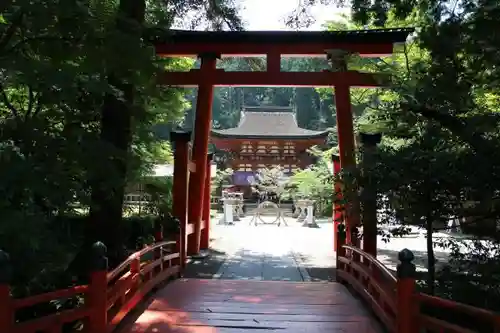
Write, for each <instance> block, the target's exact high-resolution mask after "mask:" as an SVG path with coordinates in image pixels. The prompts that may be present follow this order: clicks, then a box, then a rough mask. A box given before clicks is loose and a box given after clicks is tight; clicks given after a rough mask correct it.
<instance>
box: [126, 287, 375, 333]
mask: <svg viewBox="0 0 500 333" xmlns="http://www.w3.org/2000/svg"><path fill="white" fill-rule="evenodd" d="M143 310H144V311H143V312H142V313H140V314H136V315H135V316H133V318H131V321H130V322H128V323H124V324H125V325H123V326H122V328H121V329H120V330H119V333H167V332H176V333H242V332H257V331H259V332H265V331H283V332H292V333H295V332H314V333H321V332H353V333H354V332H355V333H371V332H380V331H381V330H380V328H379V325H378V323H377V322H376V321H375V320H373V319H372V316H371V315H370V314H369V313H368V312H367V310H366V309H365V308H364V307H363V305H362V304H361V303H360V302H359V301H358V300H356V299H355V298H353V296H352V295H351V294H350V293H349V291H348V290H347V289H346V288H345V287H344V286H343V285H341V284H338V283H296V282H282V281H280V282H276V281H248V280H247V281H245V280H198V279H181V280H177V281H175V282H173V283H170V284H168V285H167V286H166V287H164V288H163V289H161V290H159V291H158V292H157V293H156V294H155V295H154V297H153V300H152V301H150V302H149V303H148V304H147V305H146V307H145V308H144V309H143Z"/></svg>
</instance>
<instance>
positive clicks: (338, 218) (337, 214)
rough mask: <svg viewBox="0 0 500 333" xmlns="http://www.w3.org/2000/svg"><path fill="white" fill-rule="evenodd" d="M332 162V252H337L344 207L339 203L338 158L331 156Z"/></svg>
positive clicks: (340, 191) (340, 194) (340, 193)
mask: <svg viewBox="0 0 500 333" xmlns="http://www.w3.org/2000/svg"><path fill="white" fill-rule="evenodd" d="M332 162H333V176H334V177H335V179H336V180H335V184H334V191H335V192H334V203H333V207H334V209H333V250H334V251H337V242H338V239H339V230H338V228H339V224H341V223H344V205H342V203H341V202H340V201H341V200H342V188H341V184H340V181H338V178H337V177H338V174H339V173H340V169H341V168H340V157H339V156H337V155H332Z"/></svg>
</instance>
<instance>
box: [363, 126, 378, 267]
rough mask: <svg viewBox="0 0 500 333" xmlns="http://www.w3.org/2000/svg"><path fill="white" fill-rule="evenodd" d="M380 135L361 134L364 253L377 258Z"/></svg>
mask: <svg viewBox="0 0 500 333" xmlns="http://www.w3.org/2000/svg"><path fill="white" fill-rule="evenodd" d="M381 138H382V136H381V135H380V134H365V133H360V139H361V144H362V147H361V148H362V154H361V158H362V162H361V165H362V173H363V174H362V186H363V188H362V193H361V195H360V202H361V223H362V225H363V251H365V252H367V253H369V254H371V255H372V256H374V257H375V258H376V257H377V191H376V188H375V184H374V183H373V181H372V175H371V173H370V171H369V170H370V169H371V170H373V168H372V164H373V155H374V153H375V151H376V149H377V144H379V143H380V140H381Z"/></svg>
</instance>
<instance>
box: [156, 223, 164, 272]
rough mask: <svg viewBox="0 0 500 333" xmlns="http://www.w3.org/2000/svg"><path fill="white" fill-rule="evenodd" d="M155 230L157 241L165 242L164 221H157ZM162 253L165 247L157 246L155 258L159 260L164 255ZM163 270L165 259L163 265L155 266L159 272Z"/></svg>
mask: <svg viewBox="0 0 500 333" xmlns="http://www.w3.org/2000/svg"><path fill="white" fill-rule="evenodd" d="M154 230H155V234H154V237H155V243H160V242H163V223H162V222H161V221H158V220H157V221H155V225H154ZM162 255H163V248H162V247H160V248H157V249H156V250H155V253H154V259H155V260H158V259H160V258H161V257H162ZM162 270H163V260H162V263H161V265H159V266H156V267H155V272H156V273H159V272H161V271H162Z"/></svg>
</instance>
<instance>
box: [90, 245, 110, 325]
mask: <svg viewBox="0 0 500 333" xmlns="http://www.w3.org/2000/svg"><path fill="white" fill-rule="evenodd" d="M91 251H92V253H91V256H90V258H91V262H90V269H91V271H90V282H89V291H88V293H87V297H86V299H85V305H86V306H87V307H88V309H89V326H90V327H89V329H88V331H89V332H92V333H107V326H108V304H107V295H108V277H107V275H108V258H107V257H106V252H107V249H106V246H105V245H104V244H103V243H101V242H96V243H94V245H92V249H91Z"/></svg>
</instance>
